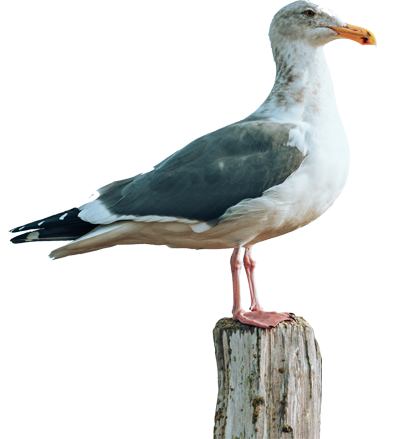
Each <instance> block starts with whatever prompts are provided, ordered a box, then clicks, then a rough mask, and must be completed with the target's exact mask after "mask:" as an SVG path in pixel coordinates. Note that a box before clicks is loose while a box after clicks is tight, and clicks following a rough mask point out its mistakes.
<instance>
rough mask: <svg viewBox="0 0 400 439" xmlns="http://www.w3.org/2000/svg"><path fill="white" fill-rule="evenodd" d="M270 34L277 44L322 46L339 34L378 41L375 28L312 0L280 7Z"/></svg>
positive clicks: (366, 42)
mask: <svg viewBox="0 0 400 439" xmlns="http://www.w3.org/2000/svg"><path fill="white" fill-rule="evenodd" d="M269 37H270V40H271V45H272V46H273V47H274V46H275V47H277V46H281V45H285V44H293V43H295V42H301V43H303V44H306V45H309V46H314V47H318V46H323V45H325V44H326V43H329V42H330V41H333V40H336V39H338V38H347V39H349V40H353V41H356V42H357V43H360V44H370V45H371V44H372V45H376V39H375V37H374V35H373V34H372V32H370V31H368V30H367V29H364V28H362V27H358V26H353V25H350V24H347V23H345V22H344V21H342V20H341V19H340V18H339V17H338V16H337V15H336V14H335V13H333V12H332V11H331V10H329V9H327V8H325V7H323V6H319V5H317V4H315V3H311V2H308V1H296V2H294V3H290V4H289V5H286V6H284V7H283V8H282V9H281V10H280V11H278V12H277V13H276V14H275V16H274V18H273V20H272V23H271V27H270V30H269Z"/></svg>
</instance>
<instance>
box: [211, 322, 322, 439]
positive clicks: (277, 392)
mask: <svg viewBox="0 0 400 439" xmlns="http://www.w3.org/2000/svg"><path fill="white" fill-rule="evenodd" d="M296 319H297V323H295V322H293V323H288V322H284V323H281V324H279V325H278V326H277V328H275V329H273V330H267V329H261V328H256V327H253V326H248V325H243V324H241V323H239V322H236V321H234V320H232V319H228V318H224V319H221V320H220V321H219V322H218V323H217V324H216V326H215V328H214V344H215V355H216V359H217V366H218V400H217V407H216V413H215V426H214V438H215V439H237V438H239V439H281V438H286V439H292V438H293V439H318V438H319V437H320V414H321V396H322V395H321V392H322V387H321V380H322V358H321V353H320V350H319V346H318V343H317V341H316V340H315V337H314V331H313V329H312V328H311V326H310V325H309V324H308V323H307V322H306V321H305V320H304V319H303V318H302V317H297V316H296Z"/></svg>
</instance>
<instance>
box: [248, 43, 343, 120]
mask: <svg viewBox="0 0 400 439" xmlns="http://www.w3.org/2000/svg"><path fill="white" fill-rule="evenodd" d="M273 54H274V60H275V63H276V78H275V84H274V86H273V88H272V90H271V93H270V94H269V96H268V98H267V99H266V100H265V102H264V103H263V104H262V105H261V107H260V108H259V109H258V110H257V111H256V112H255V113H253V115H255V116H256V115H257V116H258V117H267V118H274V119H278V120H282V121H288V122H289V121H291V120H293V121H304V122H311V121H315V119H316V118H321V117H322V118H332V117H339V116H338V112H337V107H336V101H335V93H334V90H333V84H332V79H331V75H330V72H329V68H328V65H327V63H326V60H325V55H324V52H323V48H322V47H318V48H313V47H309V46H304V45H301V44H298V45H296V44H291V45H290V46H289V45H287V46H283V47H280V48H279V49H278V48H273Z"/></svg>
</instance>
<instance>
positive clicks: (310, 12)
mask: <svg viewBox="0 0 400 439" xmlns="http://www.w3.org/2000/svg"><path fill="white" fill-rule="evenodd" d="M304 15H307V17H314V15H315V12H314V11H313V10H312V9H307V11H305V12H304Z"/></svg>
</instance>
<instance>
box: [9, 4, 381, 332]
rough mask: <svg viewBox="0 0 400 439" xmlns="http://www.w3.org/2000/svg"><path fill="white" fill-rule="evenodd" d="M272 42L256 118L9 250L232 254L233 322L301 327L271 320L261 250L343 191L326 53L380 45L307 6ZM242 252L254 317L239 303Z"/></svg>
mask: <svg viewBox="0 0 400 439" xmlns="http://www.w3.org/2000/svg"><path fill="white" fill-rule="evenodd" d="M269 37H270V40H271V47H272V52H273V56H274V60H275V63H276V79H275V83H274V86H273V88H272V90H271V93H270V94H269V96H268V98H267V99H266V100H265V102H264V103H263V104H262V105H261V106H260V107H259V108H258V109H257V110H256V111H255V112H254V113H252V114H251V115H250V116H248V117H247V118H246V119H243V120H241V121H239V122H236V123H233V124H232V125H228V126H226V127H224V128H221V129H219V130H217V131H214V132H212V133H210V134H207V135H205V136H203V137H200V138H199V139H197V140H194V141H193V142H191V143H190V144H189V145H187V146H186V147H184V148H182V149H180V150H179V151H177V152H176V153H174V154H172V155H171V156H170V157H168V158H167V159H165V160H164V161H162V162H161V163H159V164H158V165H156V166H155V167H154V169H153V170H152V171H150V172H147V173H145V174H139V175H136V176H134V177H132V178H128V179H126V180H121V181H116V182H114V183H111V184H109V185H107V186H104V187H102V188H101V189H99V190H98V197H97V199H95V200H93V201H90V202H88V203H86V204H84V205H83V206H81V207H79V208H74V209H71V210H66V211H65V212H61V213H58V214H57V215H53V216H50V217H48V218H44V219H41V220H39V221H34V222H32V223H29V224H25V225H23V226H20V227H16V228H14V229H12V230H11V232H25V233H23V234H21V235H19V236H16V237H15V238H13V239H12V240H11V241H12V242H13V243H23V242H36V241H71V240H72V242H71V243H68V244H66V245H65V246H63V247H60V248H58V249H56V250H54V251H53V252H52V253H51V254H50V257H51V258H53V259H59V258H64V257H66V256H71V255H77V254H81V253H87V252H92V251H95V250H100V249H103V248H107V247H112V246H115V245H118V244H154V245H167V246H169V247H173V248H191V249H222V248H233V254H232V257H231V270H232V278H233V311H232V312H233V318H234V319H236V320H239V321H240V322H242V323H245V324H248V325H254V326H260V327H263V328H271V327H275V326H276V325H277V324H278V323H280V322H282V321H285V320H287V321H290V320H291V319H293V318H294V317H293V314H291V313H286V312H282V313H276V312H265V311H263V308H262V307H261V305H260V302H259V299H258V296H257V292H256V286H255V281H254V268H255V263H254V261H253V260H252V257H251V249H252V247H253V245H254V244H257V243H258V242H261V241H265V240H267V239H271V238H274V237H276V236H280V235H283V234H285V233H288V232H292V231H293V230H296V229H298V228H299V227H303V226H305V225H306V224H308V223H310V222H311V221H313V220H315V219H316V218H318V217H319V216H320V215H321V214H323V213H324V212H325V211H326V210H327V209H328V208H329V207H330V206H331V205H332V204H333V202H334V201H335V199H336V198H337V197H338V196H339V194H340V192H341V191H342V189H343V186H344V184H345V182H346V179H347V174H348V169H349V152H348V143H347V139H346V134H345V132H344V129H343V126H342V123H341V120H340V117H339V113H338V110H337V107H336V102H335V96H334V90H333V85H332V80H331V77H330V73H329V69H328V66H327V63H326V60H325V56H324V51H323V48H324V45H325V44H327V43H329V42H330V41H333V40H337V39H339V38H347V39H350V40H353V41H356V42H358V43H360V44H363V45H376V40H375V37H374V35H373V34H372V33H371V32H369V31H368V30H366V29H364V28H361V27H357V26H353V25H350V24H346V23H345V22H343V21H342V20H341V19H340V18H339V17H338V16H337V15H336V14H334V13H333V12H331V11H330V10H329V9H326V8H324V7H321V6H318V5H317V4H315V3H311V2H307V1H296V2H294V3H291V4H289V5H287V6H285V7H283V8H282V9H281V10H280V11H279V12H278V13H277V14H276V15H275V16H274V18H273V20H272V23H271V26H270V30H269ZM242 248H244V257H243V263H244V268H245V270H246V274H247V279H248V282H249V287H250V295H251V307H250V311H249V312H245V311H244V310H243V308H242V306H241V301H240V284H239V273H240V269H241V262H240V253H241V249H242Z"/></svg>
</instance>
